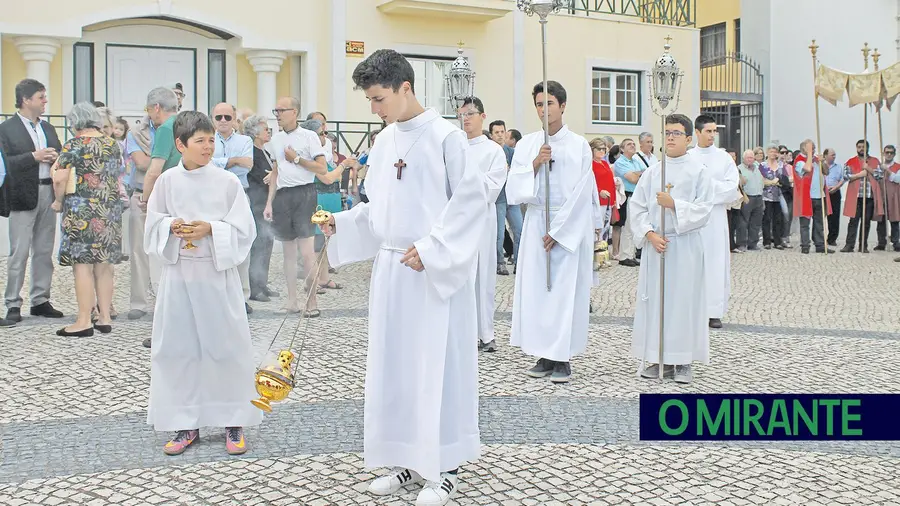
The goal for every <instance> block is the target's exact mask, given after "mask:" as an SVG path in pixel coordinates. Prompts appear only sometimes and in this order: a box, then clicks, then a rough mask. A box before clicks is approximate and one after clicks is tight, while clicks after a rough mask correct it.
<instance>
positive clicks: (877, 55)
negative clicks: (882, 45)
mask: <svg viewBox="0 0 900 506" xmlns="http://www.w3.org/2000/svg"><path fill="white" fill-rule="evenodd" d="M879 58H881V53H879V52H878V48H877V47H876V48H875V51H873V52H872V62H873V63H874V64H875V71H878V59H879Z"/></svg>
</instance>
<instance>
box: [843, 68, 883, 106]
mask: <svg viewBox="0 0 900 506" xmlns="http://www.w3.org/2000/svg"><path fill="white" fill-rule="evenodd" d="M847 94H848V95H849V96H850V107H853V106H854V105H857V104H871V103H875V102H878V101H879V99H880V98H881V71H879V72H872V73H869V74H851V75H850V78H849V79H848V80H847Z"/></svg>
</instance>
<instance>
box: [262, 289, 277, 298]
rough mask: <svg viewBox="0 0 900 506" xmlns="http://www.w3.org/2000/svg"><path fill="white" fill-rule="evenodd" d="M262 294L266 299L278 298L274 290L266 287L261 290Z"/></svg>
mask: <svg viewBox="0 0 900 506" xmlns="http://www.w3.org/2000/svg"><path fill="white" fill-rule="evenodd" d="M263 294H264V295H266V296H267V297H278V292H276V291H275V290H272V289H271V288H269V287H268V286H267V287H266V288H265V289H264V290H263Z"/></svg>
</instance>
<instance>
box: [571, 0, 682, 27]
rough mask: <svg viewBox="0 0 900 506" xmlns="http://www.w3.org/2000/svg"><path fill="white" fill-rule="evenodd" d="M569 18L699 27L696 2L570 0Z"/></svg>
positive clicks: (675, 0)
mask: <svg viewBox="0 0 900 506" xmlns="http://www.w3.org/2000/svg"><path fill="white" fill-rule="evenodd" d="M566 3H567V5H566V7H563V10H564V11H566V12H568V13H569V14H573V15H574V14H584V15H585V16H590V15H592V14H613V15H616V16H629V17H633V18H638V19H640V20H641V21H642V22H644V23H651V24H654V25H671V26H696V24H697V0H568V1H567V2H566Z"/></svg>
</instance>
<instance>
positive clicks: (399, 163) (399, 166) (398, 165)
mask: <svg viewBox="0 0 900 506" xmlns="http://www.w3.org/2000/svg"><path fill="white" fill-rule="evenodd" d="M434 119H435V118H432V119H430V120H428V122H426V123H425V124H423V125H422V127H420V128H422V133H420V134H419V136H418V137H416V140H415V141H413V143H412V145H411V146H410V147H409V149H407V150H406V155H403V156H398V158H397V163H395V164H394V167H396V168H397V179H400V178H401V177H402V176H403V169H405V168H406V162H404V161H403V159H404V158H406V156H407V155H409V152H410V151H412V148H413V147H415V145H416V143H418V142H419V139H421V138H422V136H423V135H425V133H426V132H428V128H427V127H428V125H429V124H430V123H431V122H432V121H434ZM398 133H399V129H397V130H396V131H394V151H396V152H397V155H399V154H400V149H398V148H397V134H398Z"/></svg>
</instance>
